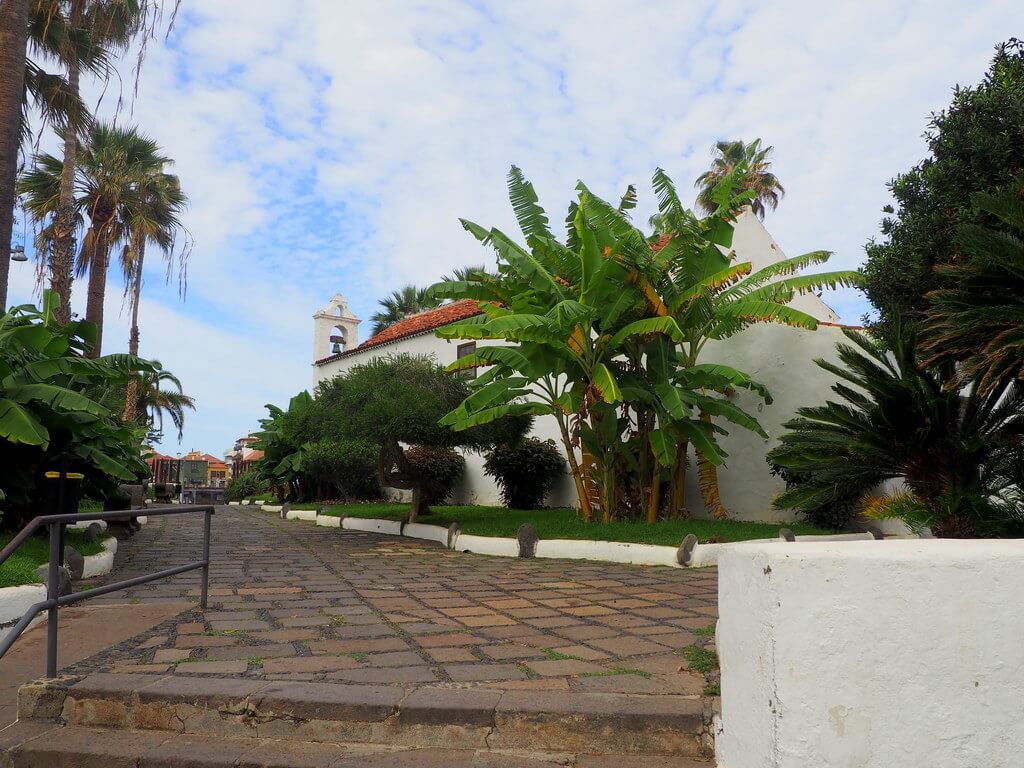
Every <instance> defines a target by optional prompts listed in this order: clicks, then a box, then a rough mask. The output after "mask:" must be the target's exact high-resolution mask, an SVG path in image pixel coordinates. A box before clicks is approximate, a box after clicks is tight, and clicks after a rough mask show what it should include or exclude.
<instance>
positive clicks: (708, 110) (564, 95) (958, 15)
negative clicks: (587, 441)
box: [12, 0, 1024, 454]
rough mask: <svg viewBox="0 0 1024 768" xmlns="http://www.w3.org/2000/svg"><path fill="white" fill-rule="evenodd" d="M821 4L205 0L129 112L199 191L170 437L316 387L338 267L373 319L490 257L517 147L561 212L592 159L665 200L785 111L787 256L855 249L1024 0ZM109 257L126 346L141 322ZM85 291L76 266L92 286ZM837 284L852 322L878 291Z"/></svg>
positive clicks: (782, 168) (342, 286)
mask: <svg viewBox="0 0 1024 768" xmlns="http://www.w3.org/2000/svg"><path fill="white" fill-rule="evenodd" d="M808 8H809V6H808V5H807V4H805V3H801V2H775V3H770V4H769V3H763V2H735V3H728V4H726V3H717V2H708V3H703V2H701V3H698V2H678V0H663V1H661V0H648V1H647V2H643V3H629V4H627V3H621V2H605V0H576V1H572V0H564V1H562V2H558V3H550V2H532V1H527V0H521V1H518V2H515V3H505V2H494V3H489V2H454V1H441V2H430V3H426V2H400V1H398V0H396V1H395V2H387V3H340V2H335V1H334V0H301V1H300V0H295V2H290V3H279V2H269V0H258V1H257V0H253V2H248V3H245V4H239V3H237V2H233V1H232V0H204V1H203V2H202V3H198V2H190V0H185V2H184V3H183V4H182V11H181V13H180V15H179V18H178V21H177V24H176V25H175V28H174V31H173V32H172V34H171V35H170V37H169V38H168V39H166V40H163V39H160V40H158V41H156V42H154V43H152V44H151V45H150V48H149V50H148V52H147V57H146V61H145V65H144V67H143V70H142V73H141V76H140V84H139V96H138V98H136V99H135V100H134V103H133V104H132V105H131V108H130V110H129V109H128V108H125V109H123V110H122V111H121V113H120V116H119V117H118V119H119V120H120V121H122V122H133V123H137V124H138V125H140V126H141V128H142V129H143V130H144V131H145V132H147V133H149V134H150V135H152V136H153V137H154V138H156V139H157V140H158V141H159V142H160V143H161V145H162V146H163V147H164V148H165V149H166V150H167V152H168V154H170V155H171V156H172V157H174V158H175V159H176V161H177V165H176V169H175V170H176V172H177V173H178V174H179V176H180V177H181V180H182V185H183V187H184V188H185V190H186V192H187V193H188V194H189V195H190V197H191V201H192V204H191V208H190V210H189V212H188V214H187V216H186V223H187V225H188V228H189V230H190V232H191V234H192V236H193V237H194V238H195V247H194V250H193V252H192V256H191V259H190V263H189V269H188V275H189V277H188V293H187V299H186V301H184V302H182V301H181V300H180V298H179V292H178V287H177V285H176V284H171V285H165V284H164V273H163V267H162V265H161V264H160V263H159V261H158V260H157V259H151V260H150V261H151V263H150V264H149V268H148V271H147V274H146V283H145V297H144V303H143V308H142V353H143V354H144V355H146V356H150V357H156V358H158V359H160V360H161V361H162V362H163V363H164V365H165V366H166V367H167V368H169V369H170V370H172V371H174V372H175V373H176V374H178V375H179V376H180V377H181V378H182V380H183V381H184V383H185V387H186V390H187V391H188V392H190V393H191V394H193V395H194V396H195V397H196V398H197V400H198V404H199V408H198V410H197V412H196V413H195V414H191V415H190V416H189V419H188V424H187V426H186V430H185V437H184V439H183V440H182V441H181V443H180V444H179V443H178V441H177V439H176V436H174V435H168V436H167V438H166V439H165V441H164V445H163V450H165V451H167V452H173V453H177V452H180V451H184V450H189V449H192V448H197V449H200V450H203V451H207V452H210V453H214V454H219V453H221V452H222V451H223V450H224V449H226V448H227V447H229V446H230V445H231V444H232V442H233V441H234V439H235V438H236V437H238V436H240V435H242V434H245V433H247V432H248V431H250V430H251V429H253V428H255V427H256V426H257V419H258V418H259V417H260V416H262V415H263V414H264V410H263V404H264V403H267V402H276V403H282V404H283V403H285V402H286V401H287V399H288V398H289V397H290V396H291V395H293V394H294V393H295V392H297V391H299V390H300V389H303V388H307V387H309V386H310V382H311V379H312V370H311V368H310V362H311V357H312V338H313V327H312V321H311V315H312V314H313V313H314V312H315V311H316V310H317V309H318V308H319V307H321V306H323V305H324V304H325V303H326V302H327V301H328V300H329V299H330V297H331V296H332V295H333V294H334V293H336V292H339V291H340V292H342V293H343V294H344V295H345V296H346V297H347V299H348V300H349V304H350V306H351V307H352V309H353V310H354V311H355V313H356V314H357V315H358V316H360V317H362V318H364V319H365V318H368V317H369V316H370V315H371V314H372V313H373V311H374V307H375V303H376V300H377V298H378V297H380V296H382V295H384V294H386V293H388V292H389V291H391V290H392V289H395V288H398V287H400V286H401V285H403V284H405V283H408V282H415V283H422V284H427V283H430V282H433V281H434V280H435V279H436V278H438V277H439V276H440V275H442V274H444V273H446V272H449V271H450V270H451V269H452V268H453V267H457V266H461V265H466V264H472V263H479V262H481V261H484V260H486V259H487V258H489V254H488V253H486V252H484V251H482V250H481V249H480V247H479V246H478V245H477V244H476V242H475V241H474V240H473V239H472V238H471V237H469V236H468V235H467V234H466V233H465V232H464V231H463V230H462V228H461V226H460V225H459V222H458V219H459V217H465V218H469V219H473V220H475V221H478V222H480V223H482V224H487V225H495V226H499V227H501V228H504V229H507V230H508V231H514V221H513V219H512V214H511V209H510V208H509V206H508V202H507V200H506V198H505V186H504V183H505V182H504V179H505V174H506V172H507V170H508V167H509V165H511V164H513V163H514V164H517V165H519V166H520V167H522V168H523V170H524V171H525V173H526V174H527V176H528V177H529V178H530V179H531V180H533V182H534V183H535V185H536V187H537V189H538V192H539V194H540V196H541V201H542V203H544V204H545V205H546V207H547V208H548V211H549V213H551V214H553V216H552V218H553V220H557V218H560V214H561V213H562V211H563V210H564V208H565V205H566V204H567V203H568V201H569V200H570V198H571V196H572V194H573V187H574V186H575V184H576V181H577V179H581V180H583V181H584V182H585V183H586V184H587V185H588V186H589V187H590V188H591V189H592V190H594V191H595V192H597V193H598V194H602V195H606V196H609V197H612V196H615V195H617V194H620V193H621V191H622V190H623V189H624V188H625V187H626V185H627V184H629V183H635V184H637V185H638V186H639V190H640V195H641V197H640V206H639V210H638V211H637V219H638V220H639V221H645V220H646V218H647V216H648V215H649V214H650V213H651V212H652V210H653V205H654V200H653V195H652V193H651V192H650V177H651V173H652V172H653V170H654V169H655V168H656V167H657V166H662V167H664V168H665V169H666V170H667V171H668V172H669V174H670V175H671V176H672V177H673V178H674V179H675V180H676V183H677V186H678V187H679V188H680V190H681V191H688V190H690V188H691V184H692V180H693V179H694V178H696V176H697V175H698V174H699V173H700V172H701V171H702V170H704V168H705V167H706V166H707V164H708V163H709V161H710V157H711V152H710V148H711V146H712V145H713V144H714V142H715V140H717V139H722V138H744V139H747V140H750V139H753V138H755V137H761V138H762V139H763V140H764V141H765V142H766V143H768V144H772V145H774V147H775V155H774V158H775V170H776V172H777V174H778V176H779V177H780V179H781V180H782V182H783V183H784V184H785V187H786V190H787V195H786V197H785V199H784V201H783V203H782V205H781V206H780V208H779V210H778V211H777V212H775V213H770V214H769V216H768V218H767V220H766V224H767V226H768V228H769V230H770V231H771V232H772V234H773V235H774V236H775V238H776V239H777V240H778V242H779V243H780V245H781V246H782V247H783V249H784V250H785V251H786V252H787V253H788V254H789V255H796V254H798V253H803V252H805V251H809V250H816V249H822V248H823V249H828V250H832V251H834V252H835V256H834V259H833V262H832V265H833V266H836V267H856V266H857V265H858V264H859V263H860V262H861V260H862V258H863V245H864V243H865V242H866V241H867V240H868V238H870V237H872V236H873V235H875V234H876V233H877V232H878V222H879V220H880V218H881V208H882V206H883V205H885V204H886V203H887V202H889V198H888V194H887V191H886V188H885V185H886V182H887V181H888V180H889V179H890V178H891V177H892V176H893V175H894V174H896V173H897V172H900V171H902V170H904V169H906V168H908V167H909V166H911V165H912V164H914V163H916V162H918V161H919V160H920V159H921V158H922V157H924V154H925V145H924V140H923V139H922V133H923V132H924V130H925V129H926V126H927V121H928V116H929V114H930V113H931V112H932V111H934V110H937V109H941V108H942V107H944V106H945V105H946V104H948V102H949V98H950V93H951V90H952V87H953V85H954V84H955V83H958V82H960V83H975V82H977V81H978V80H979V79H980V78H981V75H982V73H983V72H984V70H985V68H986V66H987V62H988V60H989V59H990V57H991V54H992V48H993V46H994V45H995V44H996V43H997V42H999V41H1000V40H1002V39H1003V38H1004V37H1006V36H1008V35H1010V34H1011V33H1013V32H1014V31H1019V30H1021V29H1022V28H1024V25H1022V22H1024V6H1022V5H1021V4H1020V3H1019V2H1010V1H1002V0H980V1H979V2H974V3H971V4H967V3H964V2H906V3H898V2H897V3H893V2H891V1H890V2H870V1H869V2H839V3H832V4H829V5H827V6H819V7H818V8H817V9H816V10H815V11H814V12H813V13H809V12H807V9H808ZM129 70H130V64H129V65H126V67H125V73H126V81H128V82H129V83H130V74H129ZM129 87H130V86H126V88H129ZM96 93H97V94H98V89H97V91H96ZM113 102H114V99H113V98H111V97H110V95H109V94H108V96H107V97H106V98H104V100H103V102H102V104H101V108H100V113H101V114H104V115H105V116H107V117H110V116H111V115H112V114H113V112H112V110H113ZM556 217H557V218H556ZM21 236H22V230H20V229H19V231H18V232H16V235H15V240H16V242H17V241H18V240H19V239H20V237H21ZM29 239H31V233H30V232H29ZM13 267H14V269H13V270H12V301H30V300H32V291H33V287H32V276H31V266H30V265H22V266H19V265H13ZM111 281H112V282H111V286H110V288H109V289H108V294H109V300H108V308H107V317H108V323H109V329H108V330H107V331H106V332H105V343H106V344H107V348H106V350H105V351H111V352H112V351H118V350H121V349H124V348H125V347H126V345H127V321H126V317H125V316H124V315H125V313H124V312H123V311H122V300H121V284H120V283H119V276H117V275H116V274H114V273H113V272H112V274H111ZM84 298H85V291H84V286H83V285H76V293H75V296H74V299H73V303H74V305H75V310H76V311H79V312H84ZM826 299H827V300H828V301H829V302H830V303H831V304H832V305H833V306H834V307H835V308H836V309H837V311H838V312H839V313H840V314H841V315H842V317H843V318H844V319H845V320H847V321H850V322H856V321H857V320H858V319H859V318H860V317H861V316H862V315H863V314H864V312H865V311H867V309H868V308H867V305H866V303H865V302H864V300H863V298H862V297H860V296H859V295H857V294H856V293H854V292H843V293H839V294H833V295H830V296H826ZM366 326H368V323H365V324H364V331H363V334H362V335H363V337H364V338H365V336H366V330H365V328H366Z"/></svg>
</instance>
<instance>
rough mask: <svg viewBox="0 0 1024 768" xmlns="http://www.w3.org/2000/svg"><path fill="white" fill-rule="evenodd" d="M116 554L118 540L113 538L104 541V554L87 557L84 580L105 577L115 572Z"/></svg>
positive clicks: (83, 573)
mask: <svg viewBox="0 0 1024 768" xmlns="http://www.w3.org/2000/svg"><path fill="white" fill-rule="evenodd" d="M115 552H117V539H115V538H114V537H113V536H111V537H110V538H109V539H104V541H103V551H102V552H97V553H96V554H95V555H86V556H85V564H84V565H83V566H82V578H83V579H91V578H92V577H93V576H103V575H104V574H107V573H110V572H111V571H112V570H114V553H115Z"/></svg>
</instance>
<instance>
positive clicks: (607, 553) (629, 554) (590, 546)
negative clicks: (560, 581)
mask: <svg viewBox="0 0 1024 768" xmlns="http://www.w3.org/2000/svg"><path fill="white" fill-rule="evenodd" d="M459 538H460V539H461V537H459ZM677 551H678V548H677V547H665V546H659V545H657V544H630V543H627V542H621V541H586V540H582V539H581V540H576V539H541V540H540V541H538V542H537V548H536V550H535V552H534V557H550V558H559V559H566V560H603V561H605V562H609V563H631V564H633V565H667V566H670V567H672V568H678V567H679V563H678V562H677V560H676V554H677Z"/></svg>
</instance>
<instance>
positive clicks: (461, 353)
mask: <svg viewBox="0 0 1024 768" xmlns="http://www.w3.org/2000/svg"><path fill="white" fill-rule="evenodd" d="M475 353H476V342H475V341H467V342H466V343H465V344H459V346H458V347H456V353H455V359H456V360H461V359H462V358H464V357H467V356H469V355H472V354H475ZM460 375H461V376H463V377H464V378H467V379H475V378H476V369H475V368H468V369H467V370H465V371H461V372H460Z"/></svg>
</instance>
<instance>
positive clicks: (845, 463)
mask: <svg viewBox="0 0 1024 768" xmlns="http://www.w3.org/2000/svg"><path fill="white" fill-rule="evenodd" d="M844 334H845V335H846V338H847V341H848V343H843V344H839V345H838V346H837V353H838V357H839V361H840V364H839V365H836V364H833V363H829V362H826V361H823V360H819V361H817V362H818V365H819V366H820V367H821V368H823V369H824V370H826V371H828V372H830V373H832V374H834V375H835V376H836V377H838V379H839V381H838V382H837V383H836V384H835V385H833V387H832V391H833V392H835V394H836V395H837V396H838V398H837V399H836V400H828V401H826V402H825V404H824V405H822V406H817V407H809V408H801V409H800V410H799V411H798V412H797V413H798V415H797V418H795V419H793V420H792V421H790V422H788V423H787V424H786V428H787V430H788V431H787V432H786V433H784V434H783V435H782V438H781V444H780V445H779V446H778V447H776V448H774V449H773V450H772V451H771V452H769V454H768V461H769V462H771V463H773V464H774V465H777V466H778V467H781V468H783V469H785V470H788V471H790V472H792V473H794V478H795V482H793V483H791V485H790V487H788V488H787V489H786V491H785V492H784V493H782V494H781V495H780V496H779V497H778V498H776V499H775V501H774V504H775V506H776V507H777V508H779V509H795V510H798V511H799V512H802V513H803V514H805V515H806V516H807V517H808V518H809V519H811V520H812V521H814V520H816V519H819V518H820V516H825V517H828V516H829V515H830V507H832V506H833V505H837V504H838V505H846V504H848V503H849V500H850V499H860V498H861V497H863V496H865V495H866V494H870V493H872V492H874V491H875V489H876V487H877V486H878V485H879V484H880V483H882V482H883V481H886V480H897V479H899V480H902V482H903V483H904V484H905V486H906V488H907V489H908V491H909V492H910V493H912V494H913V497H914V499H916V501H917V503H918V504H919V505H921V508H924V509H925V510H927V514H928V520H929V525H931V527H932V529H933V530H934V532H935V533H936V534H937V535H945V536H978V535H994V534H1004V535H1005V534H1008V533H1012V532H1019V531H1024V516H1022V509H1024V508H1022V507H1021V505H1020V504H1019V502H1018V503H1016V504H1014V503H1012V502H1010V503H1009V506H1007V502H1006V499H1009V498H1011V497H1012V491H1013V489H1014V488H1015V487H1016V486H1017V484H1018V483H1019V482H1020V481H1021V480H1022V479H1024V477H1022V475H1021V474H1020V473H1019V464H1020V457H1021V452H1022V450H1024V437H1022V436H1024V410H1022V409H1024V383H1022V382H1019V381H1016V380H1010V381H1007V380H1003V381H1002V382H1000V383H998V384H996V385H995V386H993V387H992V388H991V389H989V390H987V391H985V392H982V390H981V388H979V387H978V386H977V385H976V384H973V383H972V384H970V385H969V386H968V387H967V388H966V389H964V390H961V389H959V388H957V387H950V386H949V384H950V382H951V381H953V379H954V376H955V366H954V365H953V364H952V363H943V364H941V365H935V366H925V365H923V364H922V362H921V358H920V353H919V350H918V349H917V347H916V339H915V335H914V332H913V330H912V329H907V330H905V331H904V332H903V333H902V334H901V335H900V336H899V337H897V338H898V339H899V341H898V343H897V344H895V345H894V348H893V350H892V352H891V353H890V354H887V353H886V352H885V351H884V350H883V349H882V348H881V346H880V345H879V344H878V343H876V342H875V341H874V340H872V339H871V338H869V337H868V336H866V335H864V334H862V333H859V332H857V331H854V330H850V329H845V330H844ZM1008 493H1010V495H1008ZM868 500H869V503H868V504H866V506H867V507H868V508H869V509H870V508H872V505H873V506H874V508H875V509H877V508H878V504H877V502H872V501H871V496H870V495H869V496H868ZM893 506H894V507H896V506H901V507H902V508H904V509H908V506H907V505H906V504H903V503H902V501H900V503H899V505H897V504H896V502H893ZM917 517H918V518H920V515H919V514H917Z"/></svg>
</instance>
